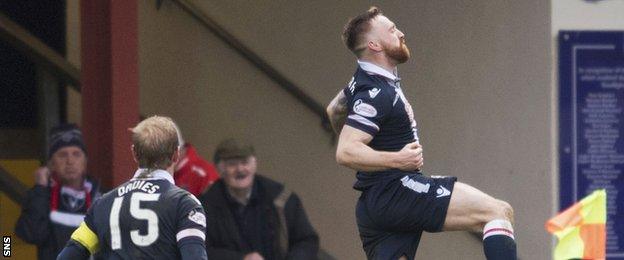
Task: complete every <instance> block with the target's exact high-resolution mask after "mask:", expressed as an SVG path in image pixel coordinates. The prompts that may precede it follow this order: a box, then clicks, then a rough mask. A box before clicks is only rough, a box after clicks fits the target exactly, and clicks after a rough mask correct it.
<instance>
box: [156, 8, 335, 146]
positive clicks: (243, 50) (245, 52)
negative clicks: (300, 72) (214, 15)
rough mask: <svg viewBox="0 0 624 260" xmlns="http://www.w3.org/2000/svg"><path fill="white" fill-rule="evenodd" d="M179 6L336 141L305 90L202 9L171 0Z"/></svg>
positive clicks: (322, 113)
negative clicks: (292, 99) (303, 108)
mask: <svg viewBox="0 0 624 260" xmlns="http://www.w3.org/2000/svg"><path fill="white" fill-rule="evenodd" d="M162 1H164V0H157V2H156V3H157V4H156V5H157V8H160V6H161V4H162ZM170 1H171V2H173V3H175V4H176V5H178V6H179V7H180V8H181V9H182V10H184V11H185V12H187V13H188V14H189V15H190V16H191V17H193V18H195V20H197V21H198V22H199V23H201V24H202V25H203V26H204V27H206V28H207V29H208V30H209V31H210V32H212V33H213V34H214V35H215V36H217V38H219V39H220V40H222V41H223V42H224V43H226V44H227V45H228V46H230V47H231V48H232V49H233V50H234V51H236V52H237V53H238V54H239V55H241V57H243V58H245V59H246V60H247V61H249V62H250V63H251V64H253V65H254V66H255V67H256V68H257V69H258V70H260V71H262V72H263V73H264V74H265V75H266V76H267V77H269V78H270V79H271V80H273V81H274V82H275V83H277V85H279V86H280V87H281V88H282V89H284V90H286V91H287V92H288V93H289V94H291V95H292V96H293V97H295V98H296V99H297V100H299V101H300V102H301V103H302V104H303V105H305V106H306V107H307V108H308V109H310V110H311V111H312V112H313V113H314V114H316V115H317V116H318V117H319V118H320V119H321V127H322V128H323V129H324V130H325V131H326V132H327V133H328V134H330V135H331V137H332V140H333V141H335V139H336V136H335V133H334V131H333V130H332V128H331V124H330V123H329V118H328V117H327V114H326V113H325V107H324V106H323V105H321V104H320V103H319V102H317V101H316V100H314V98H312V97H311V96H310V95H308V94H307V93H306V92H305V91H304V90H303V89H301V88H300V87H298V86H297V85H296V84H295V83H294V82H292V81H291V80H290V79H288V78H287V77H286V76H285V75H284V74H282V73H280V72H279V71H278V70H277V69H275V68H274V67H273V66H271V65H270V64H269V63H268V62H267V61H266V60H264V59H263V58H261V57H260V56H259V55H258V54H256V53H255V52H253V51H252V50H251V49H250V48H249V47H247V46H246V45H245V44H243V43H242V42H241V41H240V40H238V39H237V38H236V37H234V35H232V34H231V33H229V32H228V31H226V30H225V29H223V27H222V26H221V25H219V24H218V23H217V22H216V21H214V20H213V19H211V18H210V17H209V16H208V15H206V14H205V13H204V12H203V11H202V10H201V9H200V8H198V7H197V6H195V5H193V4H192V3H191V2H190V1H188V0H170Z"/></svg>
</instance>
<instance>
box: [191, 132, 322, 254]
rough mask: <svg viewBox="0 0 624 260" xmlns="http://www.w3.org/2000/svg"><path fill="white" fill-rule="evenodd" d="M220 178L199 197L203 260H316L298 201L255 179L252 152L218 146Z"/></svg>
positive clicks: (230, 144)
mask: <svg viewBox="0 0 624 260" xmlns="http://www.w3.org/2000/svg"><path fill="white" fill-rule="evenodd" d="M214 162H215V164H216V166H217V170H218V171H219V173H220V174H221V179H219V180H218V181H217V182H215V184H214V185H213V186H212V187H210V189H208V190H207V191H206V192H205V193H204V194H202V196H201V197H200V201H201V202H202V204H203V206H204V209H205V210H206V220H207V221H206V222H207V223H208V226H207V228H206V246H207V251H208V258H209V259H226V260H227V259H237V260H238V259H244V260H261V259H277V260H281V259H316V258H317V253H318V249H319V238H318V235H317V233H316V231H315V230H314V228H313V227H312V225H311V224H310V221H309V220H308V217H307V215H306V213H305V211H304V209H303V205H302V203H301V200H300V199H299V197H298V196H297V195H296V194H295V193H292V192H291V191H289V190H288V189H287V188H285V187H284V185H282V184H280V183H277V182H275V181H273V180H271V179H269V178H267V177H264V176H261V175H258V174H256V169H257V161H256V153H255V150H254V147H253V146H252V145H251V144H249V143H247V142H240V141H237V140H234V139H227V140H224V141H222V142H221V143H220V144H219V145H218V146H217V149H216V151H215V154H214Z"/></svg>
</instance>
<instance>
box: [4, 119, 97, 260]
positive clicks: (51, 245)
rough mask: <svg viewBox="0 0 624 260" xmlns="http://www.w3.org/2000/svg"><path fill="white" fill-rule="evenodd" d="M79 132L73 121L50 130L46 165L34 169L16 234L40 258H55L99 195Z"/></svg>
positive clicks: (16, 227)
mask: <svg viewBox="0 0 624 260" xmlns="http://www.w3.org/2000/svg"><path fill="white" fill-rule="evenodd" d="M86 169H87V155H86V151H85V145H84V142H83V140H82V133H81V132H80V130H79V129H78V128H77V127H76V126H75V125H73V124H69V125H60V126H58V127H56V128H54V129H52V131H51V135H50V146H49V148H48V163H47V166H45V167H41V168H39V169H37V171H36V172H35V186H34V187H33V188H32V189H30V190H29V191H28V193H27V195H26V201H25V203H24V204H23V205H22V213H21V215H20V217H19V219H18V220H17V224H16V226H15V233H16V234H17V236H18V237H20V238H21V239H23V240H24V241H26V242H28V243H31V244H35V245H36V246H37V255H38V258H39V259H56V255H58V253H59V252H60V251H61V249H63V247H64V246H65V243H66V242H67V241H68V240H69V237H70V236H71V234H72V232H73V231H74V229H76V228H77V227H78V225H80V222H82V220H83V218H84V214H85V212H86V211H87V209H88V208H89V206H91V203H92V202H93V201H94V200H95V199H96V198H97V197H99V196H100V193H99V189H98V188H99V187H98V184H97V183H96V182H94V181H93V180H90V179H89V178H88V177H87V174H86Z"/></svg>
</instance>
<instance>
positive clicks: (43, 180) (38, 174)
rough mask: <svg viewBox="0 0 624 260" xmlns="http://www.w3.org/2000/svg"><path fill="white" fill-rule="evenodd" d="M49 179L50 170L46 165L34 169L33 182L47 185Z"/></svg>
mask: <svg viewBox="0 0 624 260" xmlns="http://www.w3.org/2000/svg"><path fill="white" fill-rule="evenodd" d="M49 180H50V170H49V169H48V167H39V169H37V170H36V171H35V184H38V185H41V186H48V182H49Z"/></svg>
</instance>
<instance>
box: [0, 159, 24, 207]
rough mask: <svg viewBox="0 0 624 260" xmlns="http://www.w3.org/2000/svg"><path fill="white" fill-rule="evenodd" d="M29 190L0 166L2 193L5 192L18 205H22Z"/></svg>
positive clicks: (0, 189)
mask: <svg viewBox="0 0 624 260" xmlns="http://www.w3.org/2000/svg"><path fill="white" fill-rule="evenodd" d="M27 190H28V188H27V187H26V185H24V184H23V183H22V182H20V181H19V180H18V179H16V178H15V177H13V175H11V174H10V173H9V172H8V171H7V170H5V169H4V168H2V166H0V191H2V192H4V193H5V194H6V195H7V196H9V198H10V199H11V200H13V201H15V202H16V203H17V204H20V205H21V204H22V202H24V199H25V198H26V191H27Z"/></svg>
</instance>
